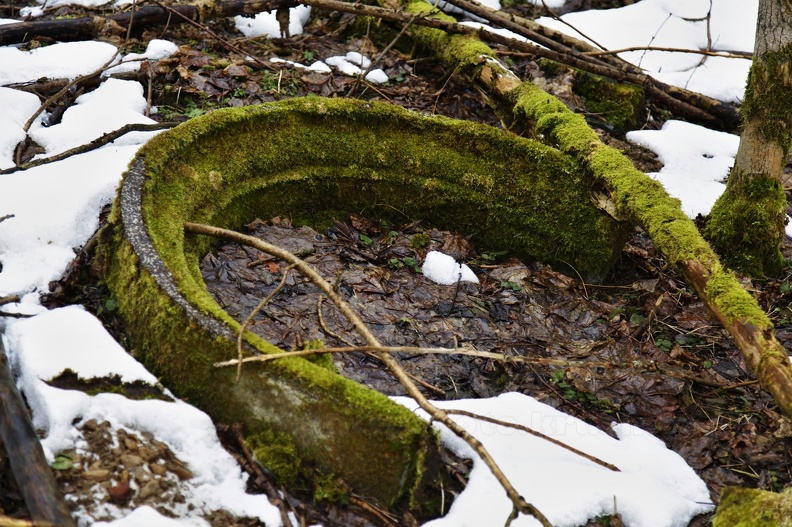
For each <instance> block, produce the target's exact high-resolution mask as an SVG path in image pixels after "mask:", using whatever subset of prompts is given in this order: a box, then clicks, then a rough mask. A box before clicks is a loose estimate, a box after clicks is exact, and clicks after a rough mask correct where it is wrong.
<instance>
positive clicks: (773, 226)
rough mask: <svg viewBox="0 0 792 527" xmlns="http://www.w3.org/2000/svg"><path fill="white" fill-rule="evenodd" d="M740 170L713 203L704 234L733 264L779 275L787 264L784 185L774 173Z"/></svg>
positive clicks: (750, 271)
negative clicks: (782, 245) (781, 243)
mask: <svg viewBox="0 0 792 527" xmlns="http://www.w3.org/2000/svg"><path fill="white" fill-rule="evenodd" d="M736 171H737V169H736V168H735V169H732V175H731V178H732V179H733V181H730V184H729V185H727V186H726V190H725V192H724V193H723V194H722V195H721V196H720V197H719V198H718V201H717V202H716V203H715V206H713V208H712V211H711V213H710V217H709V221H708V222H707V226H706V229H705V231H704V234H705V236H706V237H707V239H709V240H710V241H711V242H712V244H713V245H714V246H715V247H716V248H717V249H718V252H719V253H720V254H721V255H723V258H724V260H725V261H726V263H727V264H728V265H729V266H730V267H732V268H734V269H737V270H739V271H741V272H743V273H746V274H748V275H750V276H755V277H762V276H778V275H779V274H780V273H781V271H782V270H783V268H784V266H785V265H786V260H785V259H784V257H783V255H782V254H781V251H780V246H779V240H781V239H783V236H784V217H785V215H786V204H787V202H786V196H785V194H784V189H783V187H782V185H781V182H780V181H777V180H776V179H775V178H773V177H769V176H765V175H762V174H757V175H752V176H751V177H747V175H745V174H739V173H737V172H736Z"/></svg>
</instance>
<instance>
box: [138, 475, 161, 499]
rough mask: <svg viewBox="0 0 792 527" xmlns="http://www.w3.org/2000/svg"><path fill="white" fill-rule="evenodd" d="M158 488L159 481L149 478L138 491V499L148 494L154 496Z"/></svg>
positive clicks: (146, 496) (158, 490) (157, 492)
mask: <svg viewBox="0 0 792 527" xmlns="http://www.w3.org/2000/svg"><path fill="white" fill-rule="evenodd" d="M160 490H161V487H160V484H159V481H156V480H151V481H149V482H148V483H146V484H145V485H143V487H141V489H140V491H138V499H141V500H145V499H146V498H148V497H149V496H154V495H156V494H159V492H160Z"/></svg>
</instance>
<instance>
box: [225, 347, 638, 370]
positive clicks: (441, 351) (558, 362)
mask: <svg viewBox="0 0 792 527" xmlns="http://www.w3.org/2000/svg"><path fill="white" fill-rule="evenodd" d="M355 352H361V353H391V354H393V353H407V354H411V355H432V354H435V355H467V356H469V357H479V358H482V359H491V360H497V361H500V362H504V363H507V364H508V363H512V364H517V363H523V362H527V363H531V364H544V365H546V366H562V367H566V368H607V369H614V368H629V369H635V368H649V367H650V366H649V365H648V364H646V363H644V362H641V361H636V362H634V363H632V364H624V363H612V362H599V361H580V360H564V359H547V358H544V357H522V356H508V355H504V354H502V353H492V352H490V351H478V350H471V349H465V348H420V347H414V346H348V347H340V348H330V347H325V348H316V349H309V350H297V351H284V352H283V353H271V354H267V355H254V356H252V357H245V358H244V359H232V360H227V361H223V362H216V363H214V366H215V367H216V368H222V367H226V366H238V365H239V363H240V362H243V363H244V362H269V361H273V360H278V359H285V358H291V357H304V356H309V355H320V354H322V353H355Z"/></svg>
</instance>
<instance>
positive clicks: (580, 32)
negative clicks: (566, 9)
mask: <svg viewBox="0 0 792 527" xmlns="http://www.w3.org/2000/svg"><path fill="white" fill-rule="evenodd" d="M542 6H544V8H545V11H547V13H548V14H549V15H550V16H551V17H552V18H553V20H557V21H559V22H561V23H562V24H564V25H565V26H567V27H568V28H569V29H571V30H572V31H574V32H575V33H577V34H578V35H580V36H581V37H583V38H585V39H586V40H588V41H589V42H591V43H592V44H594V45H595V46H597V47H598V48H600V49H601V50H607V49H608V48H606V47H605V46H603V45H602V44H600V43H599V42H597V41H596V40H594V39H593V38H591V37H590V36H588V35H586V34H585V33H583V32H582V31H581V30H579V29H578V28H576V27H575V26H573V25H572V24H570V23H569V22H567V21H566V20H564V19H563V18H561V17H560V16H558V13H556V12H555V11H553V10H552V9H550V6H549V5H547V2H545V0H542Z"/></svg>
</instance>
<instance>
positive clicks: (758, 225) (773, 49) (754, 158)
mask: <svg viewBox="0 0 792 527" xmlns="http://www.w3.org/2000/svg"><path fill="white" fill-rule="evenodd" d="M791 68H792V2H790V0H759V19H758V22H757V26H756V45H755V52H754V62H753V65H752V66H751V73H750V75H749V77H748V86H747V88H746V91H745V100H744V102H743V105H742V113H743V133H742V135H741V137H740V147H739V149H738V151H737V158H736V159H735V162H734V167H732V170H731V174H730V175H729V181H728V183H727V185H726V191H725V192H724V193H723V195H721V197H720V198H719V199H718V201H717V202H716V203H715V206H714V207H713V208H712V212H711V214H710V219H709V222H708V224H707V228H706V231H705V236H706V237H707V238H708V239H709V240H710V242H711V243H712V245H713V246H714V247H715V249H716V250H717V251H718V252H719V253H720V254H721V255H722V257H723V259H724V260H725V261H726V263H728V264H729V265H730V266H731V267H732V268H734V269H737V270H739V271H742V272H744V273H747V274H749V275H751V276H755V277H761V276H774V275H778V274H779V273H780V272H781V270H782V269H783V267H784V258H783V256H782V255H781V252H780V245H781V241H782V240H783V237H784V221H785V210H786V197H785V196H784V190H783V187H782V184H781V175H782V174H783V172H784V165H785V164H786V159H787V155H788V154H789V149H790V146H792V139H790V133H791V132H792V94H790V90H792V69H791Z"/></svg>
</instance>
